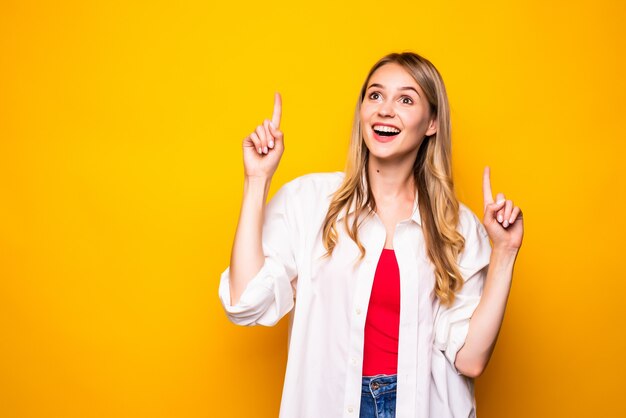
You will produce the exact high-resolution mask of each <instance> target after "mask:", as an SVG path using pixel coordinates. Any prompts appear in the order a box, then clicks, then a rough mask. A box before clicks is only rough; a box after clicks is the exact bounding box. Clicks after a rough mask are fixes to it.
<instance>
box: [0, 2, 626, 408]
mask: <svg viewBox="0 0 626 418" xmlns="http://www.w3.org/2000/svg"><path fill="white" fill-rule="evenodd" d="M625 18H626V13H625V7H624V3H623V2H622V1H617V0H615V1H608V0H595V1H584V2H582V1H553V2H543V1H539V0H532V1H524V2H522V1H516V2H502V1H489V2H464V1H429V2H418V1H415V0H411V1H403V0H399V1H394V2H381V1H362V2H357V1H354V2H350V3H347V2H339V1H327V0H322V1H316V2H310V3H304V4H300V3H299V2H291V1H286V0H281V1H270V2H259V3H255V2H249V3H241V2H237V1H233V2H228V1H227V2H211V1H190V2H184V4H183V2H163V1H143V2H132V3H129V2H127V1H102V2H83V1H63V2H52V1H50V2H32V1H20V0H2V2H1V3H0V416H2V417H11V418H12V417H20V418H22V417H23V418H26V417H64V418H65V417H67V418H72V417H89V418H91V417H150V418H152V417H154V418H160V417H184V418H187V417H190V418H191V417H275V416H276V415H277V411H278V406H279V402H280V394H281V389H282V379H283V373H284V366H285V360H286V321H283V322H281V323H280V324H279V325H278V326H277V327H275V328H269V329H268V328H260V327H259V328H239V327H236V326H234V325H232V324H230V323H229V322H228V321H227V319H226V316H225V315H224V313H223V310H222V308H221V305H220V303H219V300H218V297H217V287H218V279H219V274H220V273H221V272H222V271H223V270H224V269H225V268H226V266H227V264H228V260H229V253H230V246H231V243H232V237H233V234H234V231H235V227H236V219H237V215H238V210H239V204H240V198H241V190H242V172H243V169H242V161H241V140H242V139H243V138H244V137H245V136H246V135H247V134H248V133H249V132H250V131H252V130H253V129H254V128H255V126H256V125H257V124H258V123H259V122H261V121H262V120H263V119H264V118H266V117H270V116H271V110H272V99H273V92H274V91H275V90H278V91H280V92H281V93H282V94H283V103H284V113H283V125H282V126H283V129H284V132H285V135H286V152H285V155H284V156H283V161H282V162H281V166H280V167H279V171H278V173H277V174H276V176H275V179H274V182H273V187H272V191H273V192H274V191H275V190H276V189H277V187H278V186H280V185H282V184H283V183H285V182H286V181H288V180H290V179H292V178H294V177H296V176H298V175H301V174H304V173H309V172H316V171H331V170H333V171H334V170H341V169H343V165H344V157H345V152H346V149H347V141H348V137H349V132H350V127H351V121H352V112H353V106H354V103H355V99H356V96H357V92H358V89H359V87H360V84H361V83H362V81H363V78H364V76H365V74H366V72H367V70H368V69H369V67H370V66H371V65H372V64H373V63H374V62H375V61H376V60H377V59H378V58H379V57H380V56H382V55H384V54H386V53H388V52H391V51H402V50H413V51H416V52H418V53H420V54H423V55H424V56H426V57H427V58H429V59H430V60H431V61H433V62H434V63H435V65H436V66H437V67H438V68H439V70H440V71H441V73H442V74H443V77H444V80H445V82H446V84H447V88H448V93H449V97H450V101H451V106H452V117H453V135H454V138H453V150H454V170H455V171H454V174H455V181H456V187H457V190H458V195H459V198H460V199H461V200H462V201H463V202H465V203H466V204H467V205H468V206H470V207H471V208H472V209H473V210H474V212H475V213H478V214H480V213H481V210H482V206H481V204H482V202H481V198H482V197H481V175H482V169H483V167H484V165H487V164H488V165H490V166H491V167H492V182H493V187H494V193H496V192H499V191H503V192H504V193H505V194H506V195H507V197H508V198H511V199H513V200H514V202H515V203H516V204H518V205H519V206H520V207H521V208H522V210H523V211H524V214H525V222H526V225H525V228H526V231H525V238H524V245H523V247H522V251H521V253H520V255H519V257H518V262H517V265H516V269H515V276H514V281H513V287H512V293H511V296H510V299H509V305H508V308H507V313H506V318H505V322H504V325H503V328H502V331H501V333H500V339H499V342H498V346H497V348H496V351H495V354H494V356H493V358H492V360H491V363H490V365H489V367H488V369H487V371H486V372H485V374H484V375H483V376H482V377H480V378H479V379H478V380H477V382H476V396H477V401H478V413H479V416H480V417H481V418H489V417H557V416H558V417H574V416H575V417H590V416H602V417H621V416H626V406H625V405H626V404H625V403H624V401H623V394H622V392H623V388H624V384H623V379H624V375H625V373H626V367H625V362H624V353H625V352H626V343H625V342H626V339H625V335H624V325H623V324H624V322H623V321H624V318H625V317H626V312H625V310H626V309H625V306H626V303H625V302H624V300H623V298H624V294H625V290H626V285H625V277H624V276H625V275H624V270H623V259H624V244H623V242H624V233H625V232H626V228H625V221H624V214H623V210H624V207H625V205H626V199H625V193H624V191H625V187H624V177H625V176H624V174H623V170H624V149H625V145H624V141H625V139H626V135H625V133H626V128H625V127H624V119H623V118H624V114H625V112H624V111H625V105H624V97H625V93H626V83H625V81H624V74H626V65H625V58H624V51H626V48H625V43H626V42H625V40H626V28H625V26H626V25H624V19H625Z"/></svg>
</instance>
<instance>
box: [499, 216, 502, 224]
mask: <svg viewBox="0 0 626 418" xmlns="http://www.w3.org/2000/svg"><path fill="white" fill-rule="evenodd" d="M498 222H500V223H502V215H498Z"/></svg>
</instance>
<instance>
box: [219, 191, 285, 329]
mask: <svg viewBox="0 0 626 418" xmlns="http://www.w3.org/2000/svg"><path fill="white" fill-rule="evenodd" d="M290 189H291V188H290V187H289V183H288V184H286V185H285V186H283V187H282V188H281V189H280V190H279V191H278V192H277V193H276V194H275V195H274V197H273V198H272V200H271V201H270V202H269V203H268V204H267V206H266V208H265V218H264V221H263V242H262V245H263V254H264V255H265V262H264V264H263V266H262V267H261V269H260V270H259V272H258V273H257V274H256V275H255V276H254V277H253V278H252V280H250V282H249V283H248V285H247V286H246V288H245V290H244V292H243V293H242V295H241V297H240V298H239V301H238V302H237V304H235V305H231V300H230V282H229V279H230V267H228V268H227V269H226V270H225V271H224V272H223V273H222V275H221V277H220V284H219V297H220V300H221V302H222V305H223V307H224V310H225V311H226V315H227V316H228V319H229V320H230V321H231V322H233V323H235V324H237V325H246V326H251V325H257V324H258V325H264V326H272V325H275V324H276V323H277V322H278V321H279V320H280V319H281V318H282V317H283V316H285V314H287V313H288V312H289V311H290V310H291V309H292V308H293V306H294V298H295V282H296V277H297V266H296V257H295V251H294V243H295V242H297V240H296V238H297V236H296V230H295V229H296V228H295V222H294V216H295V215H294V213H293V210H290V205H289V202H290V200H293V199H294V197H293V196H290V194H291V193H290Z"/></svg>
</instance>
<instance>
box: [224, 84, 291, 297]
mask: <svg viewBox="0 0 626 418" xmlns="http://www.w3.org/2000/svg"><path fill="white" fill-rule="evenodd" d="M281 113H282V103H281V97H280V95H279V94H278V93H276V96H275V102H274V114H273V116H272V121H271V122H270V121H269V120H265V121H264V123H263V125H259V126H258V127H257V129H256V131H254V132H253V133H252V134H250V135H249V136H248V137H247V138H246V139H245V140H244V142H243V155H244V168H245V181H244V191H243V200H242V203H241V212H240V214H239V222H238V224H237V231H236V233H235V240H234V242H233V249H232V253H231V258H230V275H229V284H230V299H231V305H236V304H237V302H238V301H239V298H240V297H241V294H242V293H243V291H244V290H245V289H246V286H247V285H248V283H249V282H250V281H251V280H252V278H253V277H254V276H255V275H256V274H257V273H258V272H259V270H260V269H261V267H262V266H263V263H264V261H265V256H264V254H263V246H262V238H263V233H262V231H263V219H264V212H265V201H266V200H267V194H268V191H269V187H270V183H271V179H272V176H273V174H274V172H275V171H276V168H277V166H278V163H279V161H280V157H281V156H282V153H283V150H284V144H283V134H282V132H280V131H279V129H278V127H279V124H280V118H281Z"/></svg>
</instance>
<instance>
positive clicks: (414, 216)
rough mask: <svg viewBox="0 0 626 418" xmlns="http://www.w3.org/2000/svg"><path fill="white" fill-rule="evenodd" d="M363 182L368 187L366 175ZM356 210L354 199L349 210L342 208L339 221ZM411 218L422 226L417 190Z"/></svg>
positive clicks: (338, 217) (338, 216)
mask: <svg viewBox="0 0 626 418" xmlns="http://www.w3.org/2000/svg"><path fill="white" fill-rule="evenodd" d="M363 183H364V185H365V187H367V178H366V177H365V176H363ZM355 210H356V205H355V203H354V201H352V204H351V205H350V209H349V210H348V211H346V210H342V211H341V212H339V214H338V215H337V222H339V221H340V220H341V219H343V218H344V217H345V216H346V215H349V214H351V213H352V212H354V211H355ZM409 219H410V220H412V221H413V222H415V223H416V224H418V225H419V226H422V217H421V216H420V210H419V205H418V193H417V191H416V193H415V201H414V202H413V213H412V214H411V217H410V218H409Z"/></svg>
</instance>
